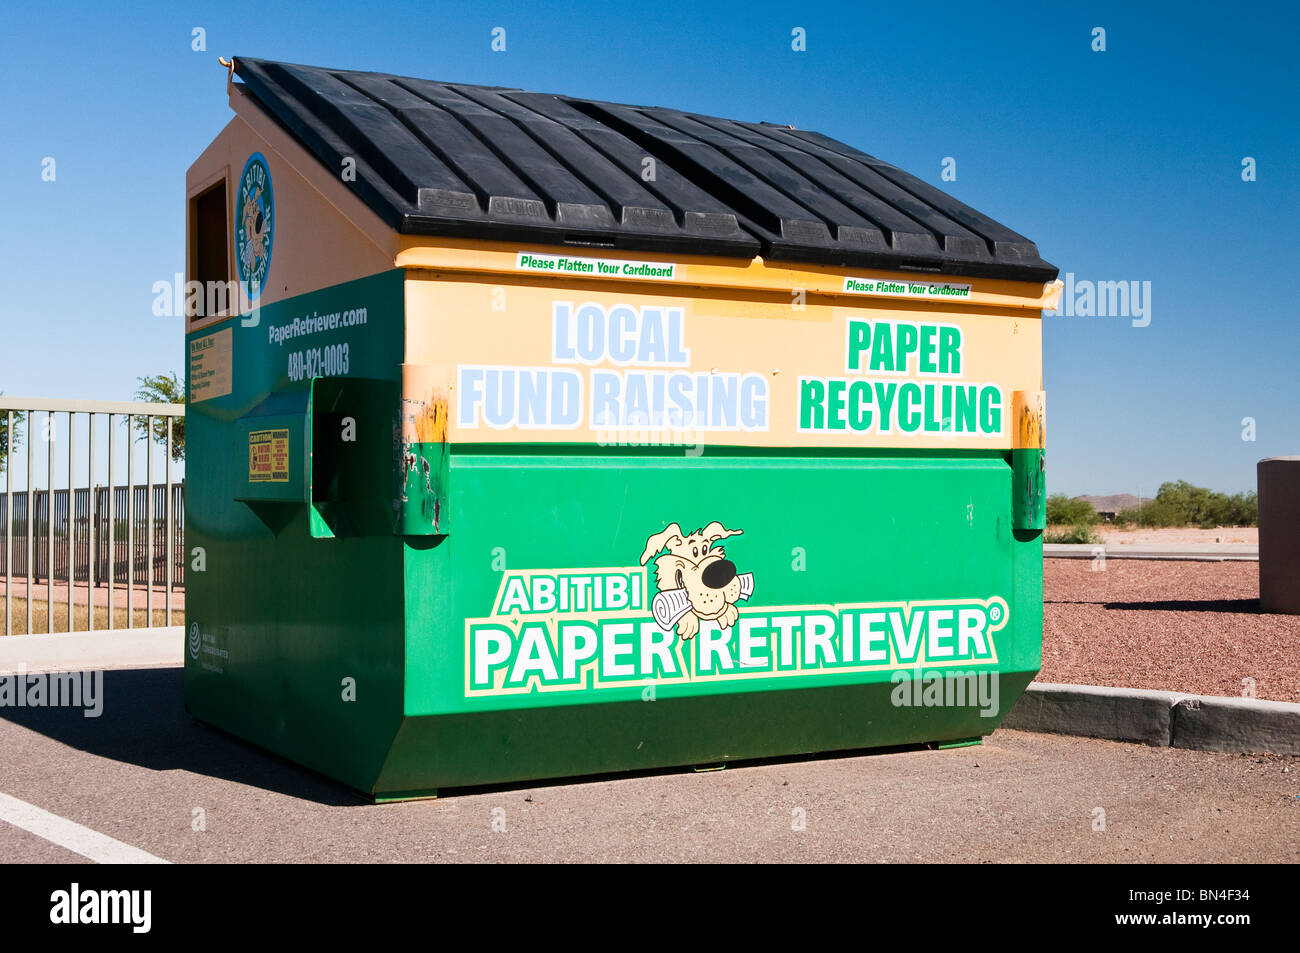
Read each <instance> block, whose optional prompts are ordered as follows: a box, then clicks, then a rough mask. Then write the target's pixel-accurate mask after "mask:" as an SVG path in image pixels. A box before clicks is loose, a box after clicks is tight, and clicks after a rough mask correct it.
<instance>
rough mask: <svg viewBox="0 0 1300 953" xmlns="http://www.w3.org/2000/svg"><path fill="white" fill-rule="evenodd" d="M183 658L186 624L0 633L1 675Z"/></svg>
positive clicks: (165, 663)
mask: <svg viewBox="0 0 1300 953" xmlns="http://www.w3.org/2000/svg"><path fill="white" fill-rule="evenodd" d="M184 661H185V627H184V626H183V625H172V626H158V627H156V628H149V629H114V630H112V631H104V632H63V633H59V632H56V633H54V634H52V635H50V634H40V633H38V634H36V635H6V636H4V637H0V675H13V674H18V673H21V672H31V673H33V674H37V673H41V672H94V671H107V670H110V669H117V668H160V667H171V666H178V665H181V664H182V663H183V662H184Z"/></svg>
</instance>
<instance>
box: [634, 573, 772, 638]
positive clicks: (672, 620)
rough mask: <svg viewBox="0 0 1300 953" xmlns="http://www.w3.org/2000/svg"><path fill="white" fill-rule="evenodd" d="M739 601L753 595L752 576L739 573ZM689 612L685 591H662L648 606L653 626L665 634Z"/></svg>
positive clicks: (688, 598)
mask: <svg viewBox="0 0 1300 953" xmlns="http://www.w3.org/2000/svg"><path fill="white" fill-rule="evenodd" d="M736 578H737V579H739V580H740V596H739V597H738V598H739V599H748V598H749V597H750V596H751V595H753V593H754V574H753V573H752V572H746V573H741V574H740V575H739V576H737V577H736ZM690 611H691V600H690V597H689V596H688V595H687V594H686V590H685V589H662V590H660V591H659V593H658V594H657V595H656V596H655V598H654V602H652V603H651V604H650V612H651V614H652V615H653V616H654V617H655V624H656V625H658V626H659V628H661V629H663V630H664V631H665V632H667V631H668V630H669V629H671V628H672V627H673V626H674V625H676V624H677V620H678V619H680V618H681V617H682V616H684V615H686V613H688V612H690Z"/></svg>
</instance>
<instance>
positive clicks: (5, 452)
mask: <svg viewBox="0 0 1300 953" xmlns="http://www.w3.org/2000/svg"><path fill="white" fill-rule="evenodd" d="M22 422H23V415H22V414H20V413H17V412H15V413H14V432H13V433H12V434H10V433H9V412H8V411H4V410H0V473H4V472H5V469H6V468H7V467H8V466H9V452H10V451H11V450H17V449H18V448H19V447H20V446H21V445H22V438H21V437H20V436H19V435H18V427H17V425H18V424H20V423H22Z"/></svg>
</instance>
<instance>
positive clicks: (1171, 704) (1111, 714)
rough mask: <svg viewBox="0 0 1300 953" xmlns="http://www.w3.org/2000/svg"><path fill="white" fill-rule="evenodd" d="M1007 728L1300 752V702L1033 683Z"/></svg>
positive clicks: (1240, 751) (1228, 749)
mask: <svg viewBox="0 0 1300 953" xmlns="http://www.w3.org/2000/svg"><path fill="white" fill-rule="evenodd" d="M1002 727H1004V728H1010V729H1013V730H1015V731H1039V732H1046V733H1050V734H1061V735H1080V736H1082V737H1085V738H1105V739H1108V740H1110V741H1129V742H1137V743H1140V744H1148V745H1153V746H1156V747H1166V748H1167V747H1173V748H1188V749H1191V750H1195V751H1225V752H1231V753H1234V754H1292V755H1300V704H1293V703H1291V702H1274V701H1261V700H1258V699H1254V698H1229V697H1219V696H1213V695H1187V694H1182V693H1179V692H1157V691H1148V690H1145V689H1138V688H1105V687H1099V686H1094V685H1061V684H1056V683H1052V682H1031V683H1030V684H1029V688H1027V689H1026V690H1025V694H1024V695H1022V696H1021V697H1020V700H1019V701H1018V702H1016V704H1015V707H1013V708H1012V709H1011V711H1010V712H1008V713H1007V717H1006V718H1005V719H1004V720H1003V722H1002Z"/></svg>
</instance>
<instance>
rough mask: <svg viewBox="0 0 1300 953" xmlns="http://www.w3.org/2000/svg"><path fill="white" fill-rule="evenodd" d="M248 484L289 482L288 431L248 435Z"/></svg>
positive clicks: (255, 432)
mask: <svg viewBox="0 0 1300 953" xmlns="http://www.w3.org/2000/svg"><path fill="white" fill-rule="evenodd" d="M248 482H249V483H288V482H289V431H288V430H287V429H286V430H254V431H253V432H252V433H250V434H249V435H248Z"/></svg>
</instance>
